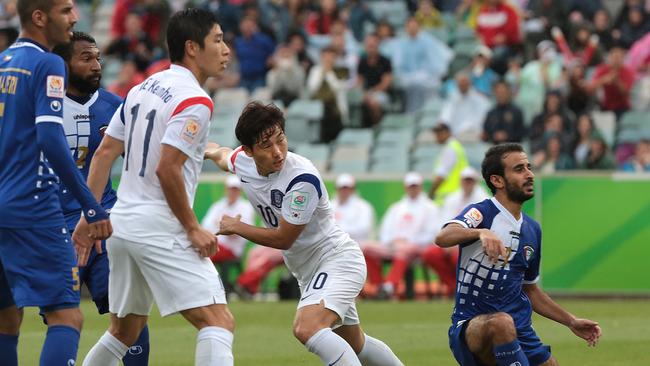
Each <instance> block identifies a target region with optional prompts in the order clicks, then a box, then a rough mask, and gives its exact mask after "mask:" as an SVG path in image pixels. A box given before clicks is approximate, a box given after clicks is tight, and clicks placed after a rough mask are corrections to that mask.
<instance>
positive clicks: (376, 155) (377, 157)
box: [372, 145, 409, 162]
mask: <svg viewBox="0 0 650 366" xmlns="http://www.w3.org/2000/svg"><path fill="white" fill-rule="evenodd" d="M408 155H409V151H408V145H377V146H376V147H375V149H374V150H373V151H372V161H373V162H378V161H383V160H391V159H398V160H403V159H408Z"/></svg>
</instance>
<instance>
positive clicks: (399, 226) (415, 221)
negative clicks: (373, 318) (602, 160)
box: [363, 172, 442, 297]
mask: <svg viewBox="0 0 650 366" xmlns="http://www.w3.org/2000/svg"><path fill="white" fill-rule="evenodd" d="M422 182H423V179H422V176H421V175H420V174H419V173H415V172H410V173H407V174H406V176H404V189H405V190H406V196H405V197H404V198H402V199H401V200H399V201H398V202H396V203H394V204H392V205H391V206H390V207H389V208H388V211H387V212H386V214H385V215H384V218H383V219H382V223H381V227H380V231H379V241H380V243H379V245H372V244H369V245H364V247H363V254H364V256H365V258H366V263H367V265H368V281H369V282H370V284H372V285H373V286H381V289H380V291H381V295H382V296H387V297H392V296H395V295H396V290H397V286H398V285H399V283H400V282H401V280H402V278H403V277H404V272H406V269H407V268H408V267H409V265H410V264H411V263H412V262H413V261H414V260H415V259H416V258H419V257H420V255H421V254H422V253H423V252H424V250H425V249H426V248H427V247H428V246H430V245H432V244H433V240H434V238H435V236H436V234H437V233H438V231H439V230H440V226H441V224H442V217H441V215H440V211H439V210H438V207H437V206H436V205H435V203H433V201H431V200H430V199H429V198H428V197H427V196H426V195H425V194H424V193H423V192H422ZM384 259H392V266H391V269H390V272H389V273H388V275H387V276H386V278H385V279H383V276H382V261H383V260H384ZM382 282H383V283H382Z"/></svg>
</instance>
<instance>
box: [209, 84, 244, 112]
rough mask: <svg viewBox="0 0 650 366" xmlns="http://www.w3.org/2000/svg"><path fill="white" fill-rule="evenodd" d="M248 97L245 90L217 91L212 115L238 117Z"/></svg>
mask: <svg viewBox="0 0 650 366" xmlns="http://www.w3.org/2000/svg"><path fill="white" fill-rule="evenodd" d="M248 97H249V95H248V90H247V89H246V88H224V89H219V91H217V94H216V95H215V96H214V113H218V114H231V113H233V114H237V115H239V114H241V111H242V110H243V109H244V107H245V106H246V104H247V103H248Z"/></svg>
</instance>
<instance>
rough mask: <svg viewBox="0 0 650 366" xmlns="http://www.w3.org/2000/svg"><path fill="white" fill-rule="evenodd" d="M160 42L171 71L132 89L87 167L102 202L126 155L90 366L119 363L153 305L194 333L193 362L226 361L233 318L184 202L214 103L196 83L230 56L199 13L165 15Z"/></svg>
mask: <svg viewBox="0 0 650 366" xmlns="http://www.w3.org/2000/svg"><path fill="white" fill-rule="evenodd" d="M167 44H168V48H169V54H170V59H171V62H172V65H171V67H170V69H169V70H165V71H161V72H159V73H156V74H154V75H152V76H150V77H149V78H147V79H146V80H145V81H144V82H142V83H141V84H139V85H137V86H135V87H134V88H133V89H131V91H129V93H128V95H127V97H126V99H125V101H124V103H123V104H122V106H121V107H120V108H119V109H118V111H117V112H116V113H115V115H114V116H113V119H112V120H111V122H110V124H109V127H108V129H107V131H106V136H105V137H104V139H103V140H102V143H101V145H100V147H99V149H98V150H97V152H96V153H95V157H94V158H93V160H92V162H91V166H90V174H89V177H88V184H89V186H90V187H91V189H92V191H93V193H94V194H95V195H96V196H97V197H100V196H101V193H102V192H103V189H104V187H105V184H106V181H107V179H108V175H109V172H110V167H111V165H112V164H113V162H114V161H115V159H116V158H117V157H118V156H119V155H121V154H122V153H124V164H123V168H122V177H121V181H120V185H119V188H118V192H117V197H118V199H117V203H116V204H115V206H114V207H113V210H112V212H111V219H112V220H115V222H116V224H115V226H116V227H117V228H116V229H115V236H114V237H112V238H111V240H110V241H108V242H107V251H108V256H109V263H110V274H109V279H110V280H109V309H110V312H111V325H110V327H109V330H108V331H107V332H106V333H104V335H103V336H102V337H101V338H100V339H99V341H98V342H97V343H96V344H95V346H94V347H93V348H92V349H91V350H90V352H89V353H88V355H87V356H86V359H85V360H84V365H87V366H109V365H111V366H113V365H117V364H118V363H119V361H120V360H121V359H122V357H123V356H124V354H125V353H126V352H127V350H128V347H129V346H131V345H132V344H133V343H134V342H135V341H136V339H137V338H138V334H140V331H141V330H142V328H143V327H144V325H145V323H146V321H147V317H148V315H149V312H150V311H151V307H152V305H153V301H156V304H157V305H158V308H159V309H160V313H161V315H162V316H168V315H171V314H175V313H181V314H182V315H183V317H185V319H187V320H188V321H189V322H190V323H191V324H192V325H194V327H196V328H197V329H198V330H199V331H198V337H197V346H196V356H195V365H197V366H207V365H233V355H232V341H233V333H232V332H233V330H234V319H233V317H232V314H231V313H230V311H229V310H228V307H227V305H226V297H225V293H224V289H223V285H222V284H221V280H220V278H219V274H218V273H217V271H216V269H215V268H214V265H213V264H212V262H210V259H209V257H210V255H212V254H213V253H214V251H215V250H216V245H217V238H216V236H215V235H214V234H213V233H211V232H210V231H208V230H205V229H203V228H202V227H201V225H200V224H199V222H198V220H197V218H196V216H195V214H194V212H193V211H192V205H191V203H192V202H193V200H194V194H195V191H196V187H197V183H198V182H197V180H198V176H199V173H200V170H201V166H202V162H203V155H204V149H205V145H206V143H207V135H208V130H209V127H210V118H211V114H212V107H213V106H212V101H211V99H210V98H209V97H208V95H207V94H206V93H205V91H203V89H202V88H201V85H202V83H204V82H205V80H206V79H207V78H208V77H210V76H217V75H219V74H220V73H221V72H222V71H223V70H224V69H225V67H226V63H227V61H228V57H229V50H228V47H227V46H226V44H225V43H224V42H223V32H222V31H221V27H220V26H219V24H217V20H216V18H215V16H214V15H213V14H212V13H210V12H208V11H205V10H200V9H189V10H185V11H181V12H179V13H176V14H175V15H174V16H172V17H171V19H170V20H169V25H168V28H167ZM79 225H81V226H83V225H84V222H83V221H80V223H79ZM78 229H79V226H78V227H77V230H75V232H77V231H79V230H78ZM80 232H82V231H80Z"/></svg>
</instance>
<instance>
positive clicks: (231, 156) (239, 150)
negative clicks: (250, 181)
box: [230, 146, 243, 173]
mask: <svg viewBox="0 0 650 366" xmlns="http://www.w3.org/2000/svg"><path fill="white" fill-rule="evenodd" d="M242 149H243V147H242V146H240V147H238V148H236V149H235V151H233V153H232V155H230V163H231V164H232V172H233V173H234V172H235V160H236V159H237V154H239V153H240V152H241V151H242Z"/></svg>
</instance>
